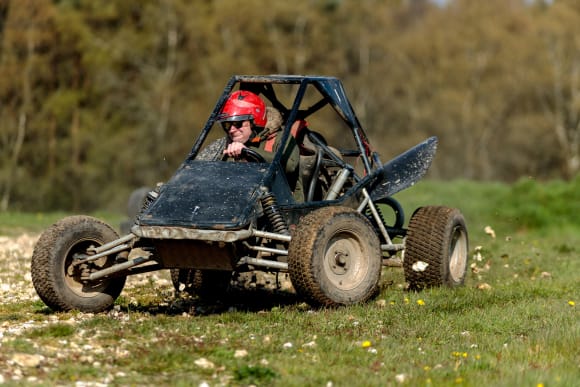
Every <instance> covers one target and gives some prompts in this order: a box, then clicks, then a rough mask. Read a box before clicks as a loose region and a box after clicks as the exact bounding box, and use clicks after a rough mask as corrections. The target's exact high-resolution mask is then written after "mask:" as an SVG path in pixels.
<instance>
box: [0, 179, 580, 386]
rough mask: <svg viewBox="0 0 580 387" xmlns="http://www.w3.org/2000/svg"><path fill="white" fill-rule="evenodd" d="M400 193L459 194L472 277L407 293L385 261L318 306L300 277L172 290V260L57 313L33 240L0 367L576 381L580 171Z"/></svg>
mask: <svg viewBox="0 0 580 387" xmlns="http://www.w3.org/2000/svg"><path fill="white" fill-rule="evenodd" d="M397 198H398V199H399V200H400V201H401V203H402V204H403V205H404V208H405V211H406V213H407V215H410V214H411V213H412V210H413V209H414V208H416V207H417V206H420V205H425V204H444V205H450V206H453V207H458V208H460V209H462V211H463V212H464V214H465V217H466V219H467V223H468V229H469V233H470V266H471V267H470V273H469V275H468V279H467V282H466V286H465V287H462V288H459V289H446V288H442V289H430V290H427V291H423V292H418V293H415V292H409V291H406V290H405V281H404V277H403V273H402V270H401V269H399V268H385V269H384V273H383V277H382V291H381V293H380V295H379V297H378V298H377V299H376V300H374V301H372V302H370V303H368V304H365V305H357V306H352V307H345V308H339V309H323V310H319V309H312V308H310V307H309V306H308V305H306V304H304V303H302V302H300V300H297V299H296V298H295V296H294V295H293V294H292V293H290V292H283V291H279V292H271V291H270V292H268V291H265V290H260V289H245V290H242V289H238V290H234V291H232V292H231V294H230V295H229V297H228V299H226V300H222V301H221V302H217V303H213V304H207V303H201V302H199V301H197V300H193V299H188V298H184V297H175V295H174V293H173V290H172V286H171V284H170V281H169V280H168V275H167V273H156V274H154V275H142V276H138V277H132V278H129V280H128V283H127V287H126V288H125V290H124V291H123V293H122V295H121V297H120V298H119V299H118V302H117V304H116V306H115V308H114V309H113V310H112V311H110V312H109V313H103V314H98V315H91V314H82V313H53V312H51V311H50V310H49V309H48V308H46V307H45V306H44V304H43V303H42V302H40V301H39V300H38V298H37V297H36V295H35V293H34V290H33V288H32V284H31V283H30V275H29V273H28V269H29V268H28V264H29V258H30V257H29V255H30V252H31V246H30V244H29V245H28V246H27V247H26V248H23V249H21V250H17V249H15V248H5V249H4V251H0V294H1V295H2V303H1V305H0V382H3V383H4V384H6V385H22V384H26V385H37V384H39V385H57V384H58V385H77V386H88V385H95V386H97V385H98V386H104V385H123V386H124V385H177V386H180V385H182V386H191V385H193V386H198V385H208V386H218V385H231V386H238V385H240V386H246V385H260V386H262V385H265V386H387V385H407V386H533V387H537V386H578V385H580V384H579V382H578V381H579V380H580V318H579V317H580V314H579V309H578V308H579V305H578V304H579V303H580V263H579V261H580V260H579V258H580V247H579V246H580V217H579V216H578V214H580V179H576V180H575V181H573V182H570V183H562V182H551V183H544V184H539V183H536V182H534V181H522V182H519V183H517V184H514V185H511V186H507V185H501V184H477V183H471V182H453V183H441V182H431V181H424V182H421V183H419V184H418V185H417V186H416V187H413V188H412V189H410V190H408V191H405V192H403V193H401V194H399V195H398V196H397ZM99 215H102V216H103V217H105V218H106V219H107V220H109V221H111V222H112V223H113V224H118V222H119V221H120V219H121V217H120V216H116V215H110V214H99ZM61 216H62V214H0V235H2V237H0V238H3V239H0V242H1V241H4V245H5V246H7V245H8V244H9V243H11V242H13V241H17V239H16V238H17V237H18V236H19V235H21V234H22V233H24V232H27V233H29V234H30V235H31V238H29V239H33V236H34V235H35V234H36V233H38V232H40V231H41V230H42V229H43V228H44V227H46V226H47V225H48V224H50V223H51V222H53V221H54V220H56V219H58V218H59V217H61ZM487 226H489V228H487V231H486V227H487Z"/></svg>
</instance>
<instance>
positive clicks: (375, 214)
mask: <svg viewBox="0 0 580 387" xmlns="http://www.w3.org/2000/svg"><path fill="white" fill-rule="evenodd" d="M362 193H363V195H364V197H365V199H368V206H369V208H370V209H371V212H372V213H373V217H374V218H375V221H376V222H377V224H378V226H379V228H380V230H381V234H383V237H385V241H387V244H388V245H392V244H393V242H392V241H391V238H390V237H389V233H388V232H387V229H386V228H385V225H384V224H383V219H382V218H381V216H380V215H379V213H378V211H377V209H376V207H375V204H374V203H373V201H372V200H371V196H370V195H369V193H368V192H367V189H366V188H363V189H362Z"/></svg>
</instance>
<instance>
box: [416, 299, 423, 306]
mask: <svg viewBox="0 0 580 387" xmlns="http://www.w3.org/2000/svg"><path fill="white" fill-rule="evenodd" d="M417 305H419V306H423V305H425V301H423V300H420V299H419V300H417Z"/></svg>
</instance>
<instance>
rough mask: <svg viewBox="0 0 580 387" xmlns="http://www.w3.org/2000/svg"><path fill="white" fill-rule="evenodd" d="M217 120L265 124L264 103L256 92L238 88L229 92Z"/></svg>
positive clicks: (257, 124)
mask: <svg viewBox="0 0 580 387" xmlns="http://www.w3.org/2000/svg"><path fill="white" fill-rule="evenodd" d="M217 120H218V121H220V122H224V121H246V120H252V121H254V125H256V126H260V127H264V126H266V121H267V120H266V104H265V103H264V101H262V98H260V97H258V96H257V95H256V94H254V93H252V92H249V91H246V90H238V91H235V92H233V93H232V94H230V96H229V97H228V99H227V101H226V103H225V104H224V107H223V109H222V111H221V113H220V114H219V115H218V117H217Z"/></svg>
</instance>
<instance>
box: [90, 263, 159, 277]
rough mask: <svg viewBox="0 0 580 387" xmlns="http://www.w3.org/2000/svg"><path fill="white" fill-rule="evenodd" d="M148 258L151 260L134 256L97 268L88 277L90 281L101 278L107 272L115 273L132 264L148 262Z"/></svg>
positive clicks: (107, 273)
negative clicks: (109, 265) (106, 266)
mask: <svg viewBox="0 0 580 387" xmlns="http://www.w3.org/2000/svg"><path fill="white" fill-rule="evenodd" d="M150 260H151V258H146V257H137V258H134V259H132V260H130V261H127V262H123V263H118V264H116V265H113V266H111V267H108V268H106V269H103V270H99V271H96V272H94V273H91V274H90V275H89V279H90V280H91V281H94V280H97V279H99V278H103V277H105V276H108V275H109V274H113V273H117V272H119V271H123V270H126V269H129V268H131V267H133V266H137V265H141V264H143V263H145V262H149V261H150Z"/></svg>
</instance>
